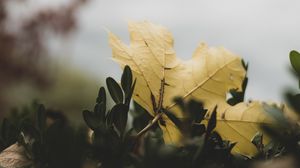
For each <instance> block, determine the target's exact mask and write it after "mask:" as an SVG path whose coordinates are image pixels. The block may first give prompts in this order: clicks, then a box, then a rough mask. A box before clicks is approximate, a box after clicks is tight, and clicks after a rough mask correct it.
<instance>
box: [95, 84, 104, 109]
mask: <svg viewBox="0 0 300 168" xmlns="http://www.w3.org/2000/svg"><path fill="white" fill-rule="evenodd" d="M96 102H97V103H101V102H102V103H103V104H105V105H106V93H105V89H104V87H101V88H100V89H99V93H98V97H97V100H96Z"/></svg>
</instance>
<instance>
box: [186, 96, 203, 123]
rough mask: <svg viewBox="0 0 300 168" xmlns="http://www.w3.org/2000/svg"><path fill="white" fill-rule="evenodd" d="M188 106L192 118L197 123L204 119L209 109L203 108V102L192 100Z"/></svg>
mask: <svg viewBox="0 0 300 168" xmlns="http://www.w3.org/2000/svg"><path fill="white" fill-rule="evenodd" d="M187 107H188V112H189V113H190V115H191V118H192V119H194V120H195V122H196V123H200V122H201V121H202V120H203V119H204V116H205V114H206V112H207V110H205V109H204V108H203V104H202V103H201V102H198V101H195V100H190V101H189V102H188V105H187Z"/></svg>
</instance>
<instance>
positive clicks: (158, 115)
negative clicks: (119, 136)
mask: <svg viewBox="0 0 300 168" xmlns="http://www.w3.org/2000/svg"><path fill="white" fill-rule="evenodd" d="M164 90H165V79H162V80H161V85H160V90H159V98H158V106H157V107H155V106H156V102H155V98H154V96H153V94H151V100H152V105H153V106H154V107H153V109H154V110H155V114H156V115H155V117H154V118H153V119H152V120H151V121H150V122H149V123H148V125H146V127H145V128H143V129H142V130H141V131H140V132H139V133H138V134H137V138H139V137H141V136H142V135H144V134H145V133H146V132H147V131H149V130H150V129H151V128H152V127H153V125H154V124H156V122H158V121H159V120H160V119H161V117H162V115H163V114H164V112H163V110H162V106H163V97H164Z"/></svg>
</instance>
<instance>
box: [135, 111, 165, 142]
mask: <svg viewBox="0 0 300 168" xmlns="http://www.w3.org/2000/svg"><path fill="white" fill-rule="evenodd" d="M162 115H163V112H160V113H158V114H157V115H156V116H155V117H154V118H153V119H152V120H151V121H150V122H149V123H148V125H146V127H145V128H143V129H142V130H141V131H140V132H139V133H138V134H137V137H138V138H139V137H141V136H142V135H144V134H145V133H146V132H147V131H149V130H150V129H151V128H152V127H153V126H154V124H155V123H156V122H157V121H158V120H159V119H160V118H161V117H162Z"/></svg>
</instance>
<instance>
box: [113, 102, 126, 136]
mask: <svg viewBox="0 0 300 168" xmlns="http://www.w3.org/2000/svg"><path fill="white" fill-rule="evenodd" d="M128 110H129V107H128V106H126V105H124V104H117V105H115V106H114V107H113V108H112V109H111V113H112V117H113V123H114V124H115V126H116V128H117V129H118V130H119V131H120V134H121V135H123V134H124V132H125V128H126V125H127V118H128Z"/></svg>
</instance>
